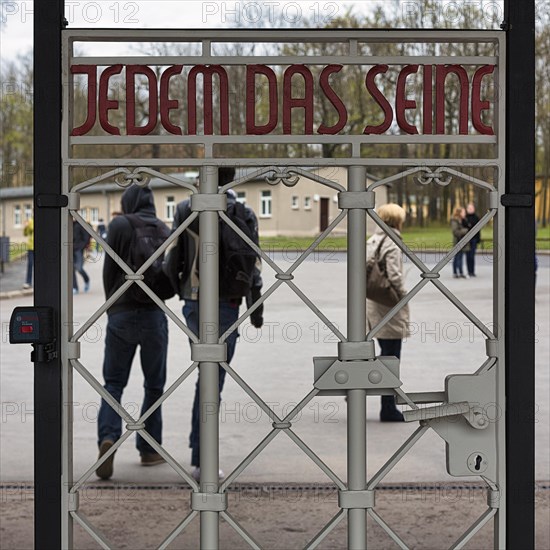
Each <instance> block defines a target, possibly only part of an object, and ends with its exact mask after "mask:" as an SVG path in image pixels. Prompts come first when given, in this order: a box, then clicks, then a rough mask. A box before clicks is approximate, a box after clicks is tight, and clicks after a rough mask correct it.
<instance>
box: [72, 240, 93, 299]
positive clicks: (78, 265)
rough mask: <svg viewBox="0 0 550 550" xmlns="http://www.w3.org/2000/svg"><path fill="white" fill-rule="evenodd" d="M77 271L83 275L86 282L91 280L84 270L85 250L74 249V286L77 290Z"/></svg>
mask: <svg viewBox="0 0 550 550" xmlns="http://www.w3.org/2000/svg"><path fill="white" fill-rule="evenodd" d="M77 271H78V272H79V273H80V274H81V275H82V278H83V279H84V283H85V284H87V283H89V282H90V277H88V274H87V273H86V272H85V271H84V250H73V288H74V289H75V290H78V281H77V280H76V272H77Z"/></svg>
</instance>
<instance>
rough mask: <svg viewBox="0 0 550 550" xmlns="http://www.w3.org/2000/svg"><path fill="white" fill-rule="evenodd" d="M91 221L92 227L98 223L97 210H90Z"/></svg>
mask: <svg viewBox="0 0 550 550" xmlns="http://www.w3.org/2000/svg"><path fill="white" fill-rule="evenodd" d="M90 210H91V216H90V217H91V219H90V221H91V222H92V223H93V224H94V225H97V224H98V223H99V208H91V209H90Z"/></svg>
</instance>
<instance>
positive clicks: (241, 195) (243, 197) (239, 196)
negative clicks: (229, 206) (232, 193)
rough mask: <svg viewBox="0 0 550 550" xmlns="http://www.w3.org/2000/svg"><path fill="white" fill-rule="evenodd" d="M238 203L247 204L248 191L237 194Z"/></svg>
mask: <svg viewBox="0 0 550 550" xmlns="http://www.w3.org/2000/svg"><path fill="white" fill-rule="evenodd" d="M237 202H240V203H241V204H246V191H238V192H237Z"/></svg>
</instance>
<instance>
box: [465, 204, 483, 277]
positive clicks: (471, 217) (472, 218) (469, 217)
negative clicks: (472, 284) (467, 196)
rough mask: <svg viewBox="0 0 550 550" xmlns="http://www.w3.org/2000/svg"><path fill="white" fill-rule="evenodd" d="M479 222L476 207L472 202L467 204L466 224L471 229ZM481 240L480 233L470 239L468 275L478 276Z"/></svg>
mask: <svg viewBox="0 0 550 550" xmlns="http://www.w3.org/2000/svg"><path fill="white" fill-rule="evenodd" d="M478 222H479V216H478V215H477V214H476V207H475V205H474V203H472V202H471V203H469V204H468V205H467V206H466V218H465V225H466V227H467V228H468V230H469V231H471V230H472V229H473V228H474V226H475V225H476V224H477V223H478ZM480 241H481V236H480V234H479V233H476V234H475V235H474V236H473V237H472V238H471V239H470V243H469V247H468V249H467V251H466V266H467V267H468V275H469V276H470V277H475V276H476V248H477V245H478V244H479V243H480Z"/></svg>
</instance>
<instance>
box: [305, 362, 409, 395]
mask: <svg viewBox="0 0 550 550" xmlns="http://www.w3.org/2000/svg"><path fill="white" fill-rule="evenodd" d="M313 364H314V378H315V382H314V384H313V385H314V386H315V387H316V388H317V389H318V390H321V391H320V395H345V393H346V391H347V390H355V389H361V390H366V391H367V394H368V395H393V394H394V392H393V391H392V388H398V387H399V386H401V384H402V382H401V380H399V359H397V357H377V358H376V359H374V360H372V361H340V360H339V359H338V358H337V357H314V358H313Z"/></svg>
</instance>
